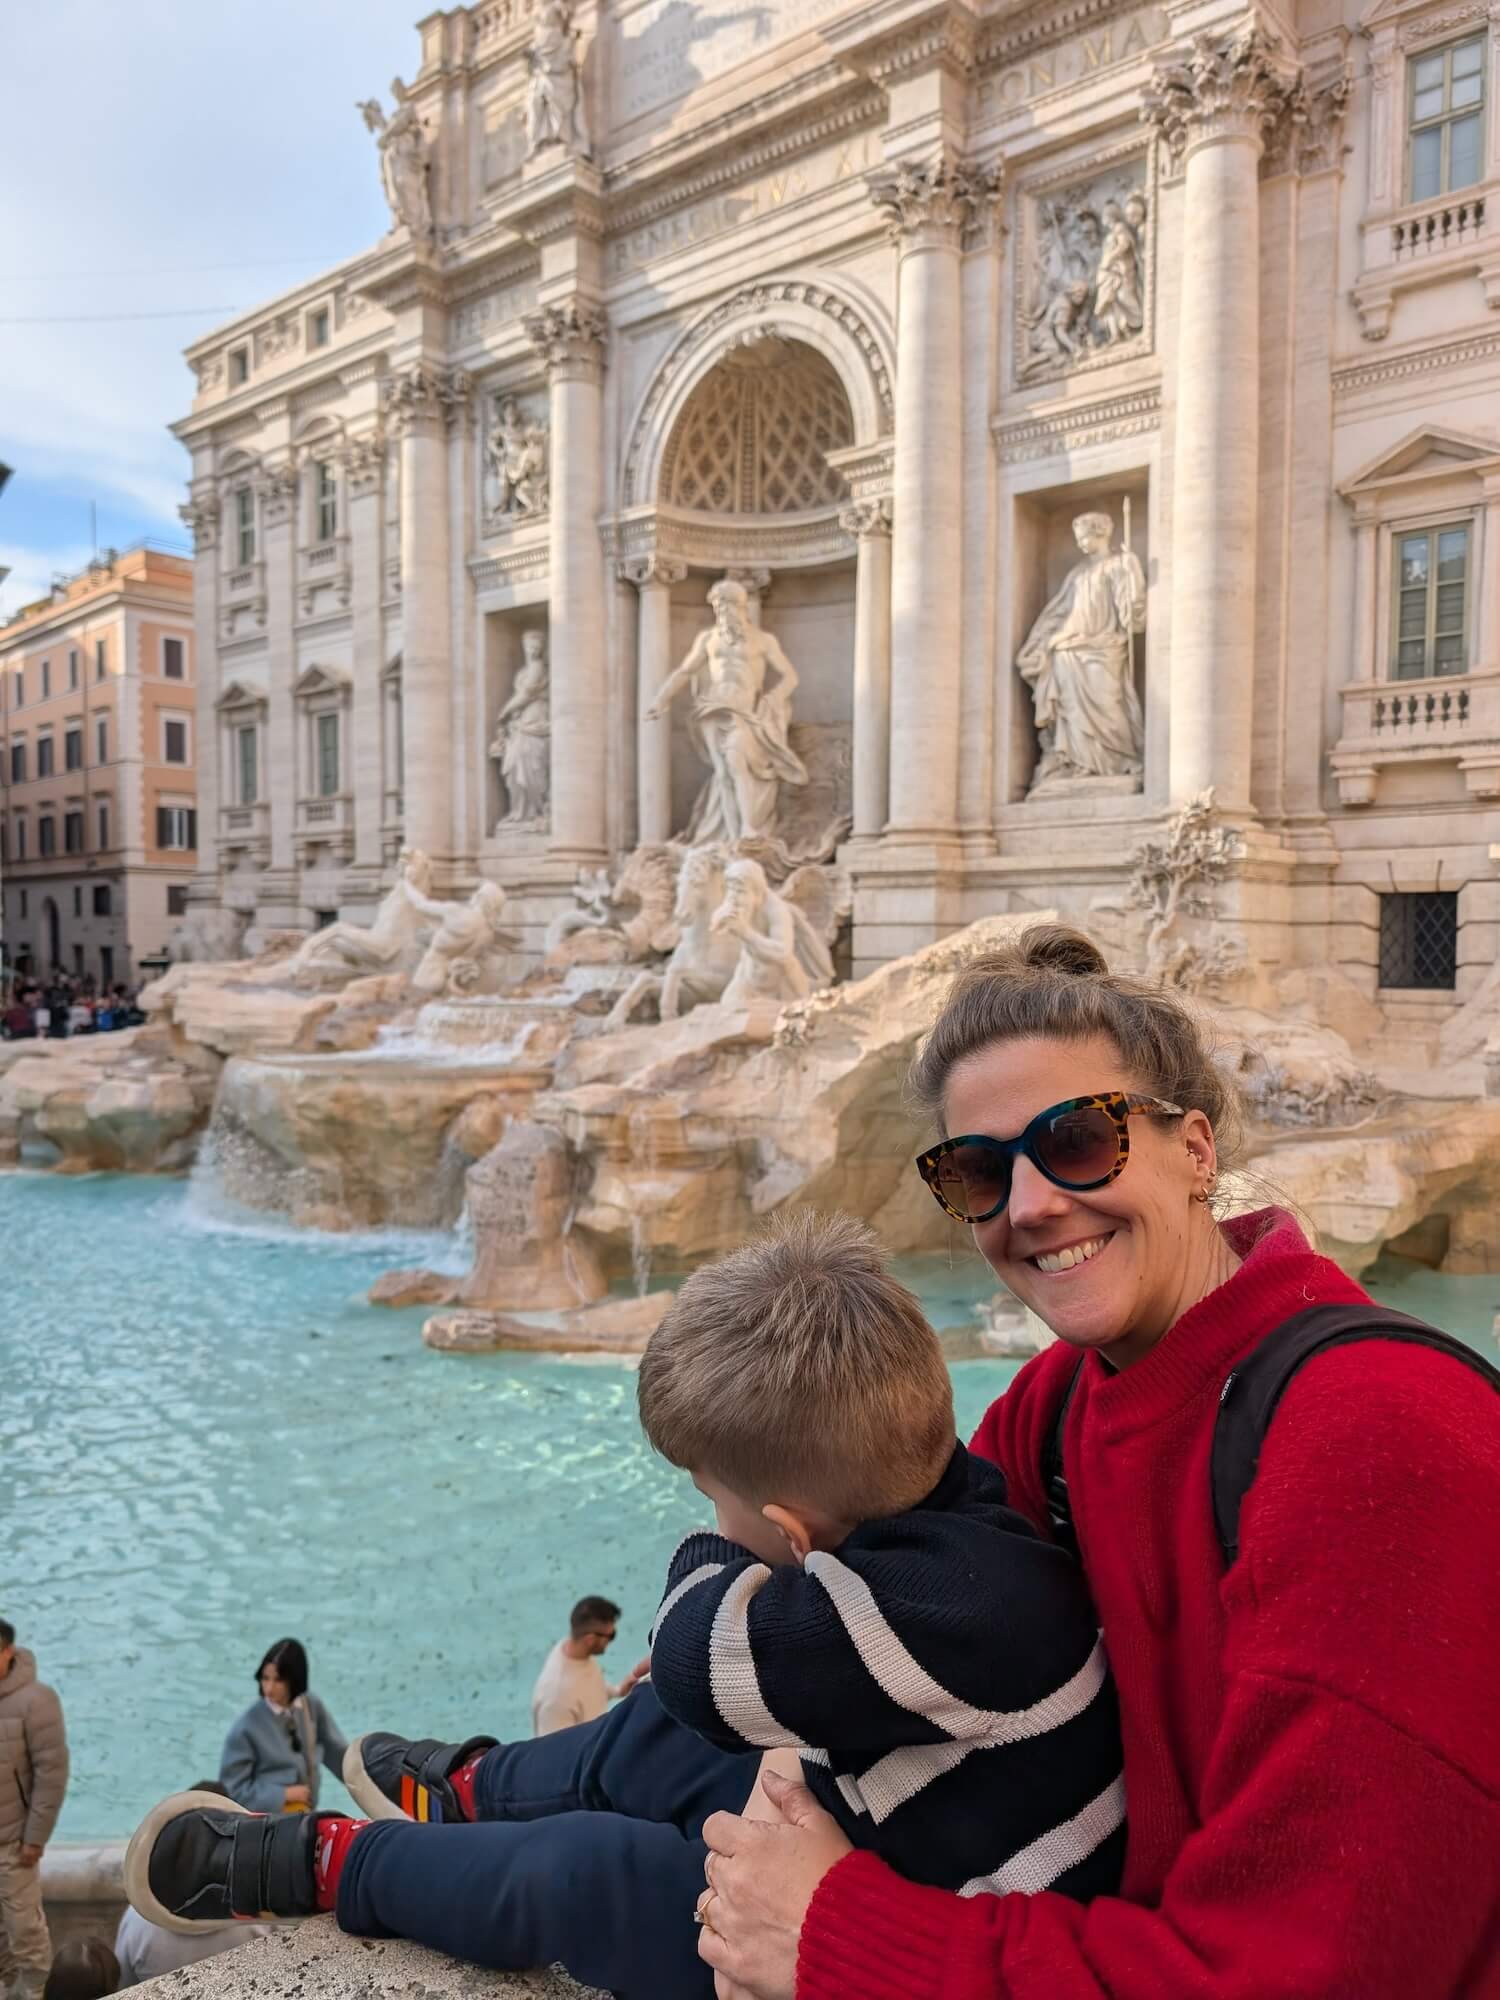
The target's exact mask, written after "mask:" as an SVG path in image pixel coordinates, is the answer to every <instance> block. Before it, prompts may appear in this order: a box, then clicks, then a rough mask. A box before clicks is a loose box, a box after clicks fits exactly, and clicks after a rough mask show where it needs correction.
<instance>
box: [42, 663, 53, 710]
mask: <svg viewBox="0 0 1500 2000" xmlns="http://www.w3.org/2000/svg"><path fill="white" fill-rule="evenodd" d="M51 692H52V662H51V661H50V660H43V662H42V700H43V701H45V700H46V699H47V697H48V695H49V694H51Z"/></svg>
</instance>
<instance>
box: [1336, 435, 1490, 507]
mask: <svg viewBox="0 0 1500 2000" xmlns="http://www.w3.org/2000/svg"><path fill="white" fill-rule="evenodd" d="M1497 463H1500V438H1492V437H1482V436H1479V435H1477V434H1475V433H1473V432H1465V431H1453V430H1447V429H1445V428H1444V427H1443V426H1442V425H1439V424H1423V425H1422V426H1421V428H1420V429H1419V430H1414V431H1410V432H1408V434H1407V435H1406V436H1405V437H1404V438H1403V439H1402V440H1401V442H1400V443H1399V444H1396V445H1390V446H1388V447H1387V448H1386V449H1385V450H1384V451H1383V452H1381V454H1380V456H1379V457H1378V458H1373V459H1371V460H1370V462H1369V464H1368V465H1364V466H1361V467H1360V469H1359V471H1358V472H1356V473H1355V474H1354V476H1353V478H1352V479H1348V480H1346V481H1345V482H1344V484H1343V485H1342V486H1340V488H1339V491H1340V493H1342V494H1343V495H1344V497H1345V498H1346V499H1350V498H1352V497H1353V496H1354V495H1355V494H1356V493H1375V492H1379V491H1380V490H1381V488H1383V487H1386V486H1394V485H1398V484H1399V485H1402V486H1405V485H1416V484H1420V483H1421V482H1422V481H1424V480H1428V479H1448V478H1451V477H1452V476H1453V474H1454V473H1455V472H1479V471H1484V470H1488V469H1490V468H1491V467H1492V466H1494V465H1496V464H1497Z"/></svg>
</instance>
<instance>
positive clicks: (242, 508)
mask: <svg viewBox="0 0 1500 2000" xmlns="http://www.w3.org/2000/svg"><path fill="white" fill-rule="evenodd" d="M234 525H235V536H236V545H237V547H238V549H239V560H240V563H241V564H242V565H243V564H245V563H253V562H254V561H255V495H254V493H253V492H252V491H251V490H250V488H249V487H248V486H241V487H238V488H237V489H236V491H235V496H234Z"/></svg>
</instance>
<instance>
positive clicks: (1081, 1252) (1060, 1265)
mask: <svg viewBox="0 0 1500 2000" xmlns="http://www.w3.org/2000/svg"><path fill="white" fill-rule="evenodd" d="M1108 1241H1109V1238H1108V1237H1107V1236H1095V1237H1092V1238H1090V1240H1089V1241H1088V1242H1087V1243H1074V1244H1072V1245H1071V1246H1070V1247H1069V1248H1068V1249H1066V1250H1049V1251H1048V1252H1047V1254H1046V1256H1044V1257H1033V1258H1032V1260H1031V1261H1032V1263H1033V1264H1035V1266H1036V1268H1037V1269H1038V1270H1039V1271H1044V1272H1045V1273H1046V1274H1047V1276H1048V1277H1052V1276H1053V1275H1055V1273H1057V1272H1058V1271H1071V1270H1072V1269H1073V1266H1074V1265H1075V1264H1086V1263H1087V1262H1088V1261H1089V1259H1090V1257H1097V1256H1098V1254H1099V1252H1100V1251H1101V1250H1102V1249H1103V1248H1104V1246H1105V1244H1106V1243H1107V1242H1108Z"/></svg>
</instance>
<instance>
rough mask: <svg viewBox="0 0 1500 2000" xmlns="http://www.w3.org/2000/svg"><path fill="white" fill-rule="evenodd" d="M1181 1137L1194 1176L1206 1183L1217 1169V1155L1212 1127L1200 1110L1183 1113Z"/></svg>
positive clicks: (1211, 1178)
mask: <svg viewBox="0 0 1500 2000" xmlns="http://www.w3.org/2000/svg"><path fill="white" fill-rule="evenodd" d="M1182 1139H1183V1144H1184V1145H1185V1146H1186V1147H1187V1150H1188V1154H1189V1157H1190V1158H1191V1160H1192V1163H1193V1167H1194V1170H1195V1175H1196V1178H1197V1179H1198V1180H1199V1181H1200V1182H1202V1183H1203V1184H1205V1185H1206V1184H1207V1183H1208V1182H1210V1181H1212V1180H1213V1178H1214V1176H1215V1175H1216V1174H1217V1172H1218V1170H1219V1156H1218V1149H1217V1148H1216V1147H1215V1145H1214V1128H1213V1126H1212V1125H1210V1124H1209V1122H1208V1119H1207V1118H1206V1117H1205V1116H1204V1114H1203V1113H1202V1112H1201V1111H1189V1112H1187V1113H1186V1114H1185V1115H1184V1117H1183V1121H1182Z"/></svg>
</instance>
